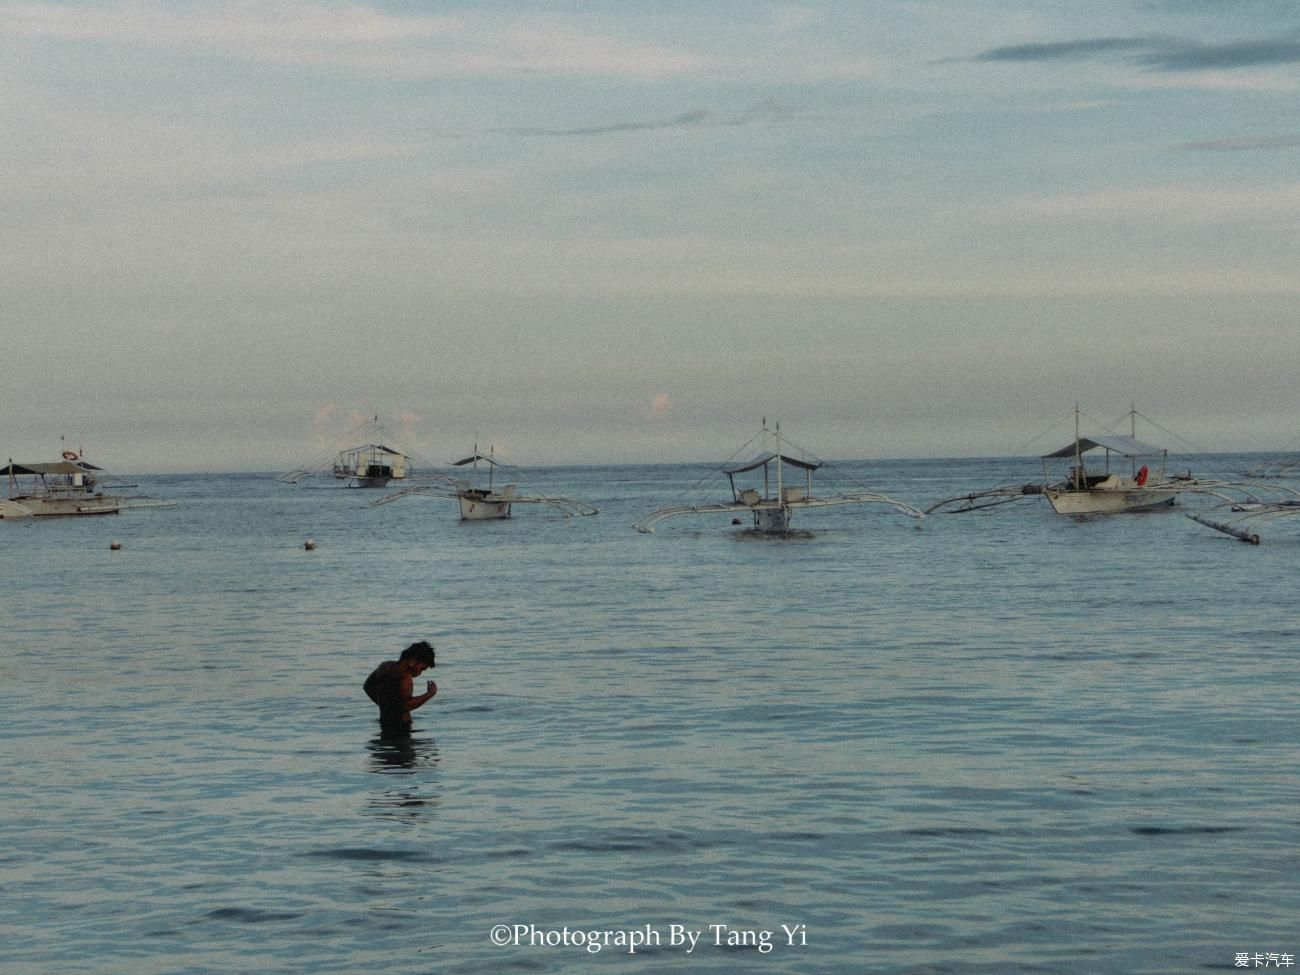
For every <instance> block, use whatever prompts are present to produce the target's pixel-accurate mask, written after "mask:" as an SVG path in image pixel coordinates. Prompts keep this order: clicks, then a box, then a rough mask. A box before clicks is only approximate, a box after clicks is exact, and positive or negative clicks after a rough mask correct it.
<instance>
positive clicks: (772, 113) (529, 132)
mask: <svg viewBox="0 0 1300 975" xmlns="http://www.w3.org/2000/svg"><path fill="white" fill-rule="evenodd" d="M783 114H787V112H786V110H785V109H784V108H782V107H781V106H779V105H775V104H765V105H763V106H760V107H759V108H756V109H754V110H753V111H750V112H746V113H742V114H740V115H731V116H723V115H719V114H717V113H716V112H712V111H709V110H708V109H694V110H692V111H689V112H683V113H682V114H681V115H676V116H674V117H672V118H670V119H661V120H659V121H635V122H614V123H611V124H609V125H586V126H575V127H574V128H567V129H557V128H520V127H516V128H501V129H491V130H489V131H490V132H491V133H492V134H494V135H518V136H553V137H565V136H601V135H617V134H620V133H624V132H660V131H664V130H668V129H716V128H727V127H731V126H741V125H750V124H752V123H754V122H759V121H764V120H767V119H770V118H774V117H776V116H778V115H783Z"/></svg>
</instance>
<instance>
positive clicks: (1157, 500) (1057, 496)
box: [1043, 488, 1178, 515]
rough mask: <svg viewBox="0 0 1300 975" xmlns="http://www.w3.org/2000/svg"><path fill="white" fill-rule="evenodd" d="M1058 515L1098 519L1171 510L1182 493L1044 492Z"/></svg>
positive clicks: (1153, 490) (1162, 491)
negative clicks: (1115, 514)
mask: <svg viewBox="0 0 1300 975" xmlns="http://www.w3.org/2000/svg"><path fill="white" fill-rule="evenodd" d="M1043 493H1044V494H1046V495H1047V500H1048V501H1050V502H1051V504H1052V507H1053V508H1054V509H1055V510H1056V513H1057V514H1061V515H1094V514H1114V513H1116V512H1121V511H1143V510H1145V509H1148V508H1160V507H1168V506H1170V505H1172V504H1173V503H1174V498H1175V497H1177V495H1178V492H1177V491H1174V490H1163V489H1160V488H1155V489H1148V488H1133V489H1131V490H1124V489H1115V490H1096V489H1094V490H1091V491H1057V490H1053V489H1051V488H1049V489H1047V490H1046V491H1044V492H1043Z"/></svg>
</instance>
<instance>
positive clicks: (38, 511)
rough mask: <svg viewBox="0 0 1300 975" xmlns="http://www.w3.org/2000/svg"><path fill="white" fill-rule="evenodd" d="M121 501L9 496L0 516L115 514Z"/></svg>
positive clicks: (36, 516) (30, 516) (102, 498)
mask: <svg viewBox="0 0 1300 975" xmlns="http://www.w3.org/2000/svg"><path fill="white" fill-rule="evenodd" d="M121 510H122V501H121V499H119V498H115V497H101V498H96V497H87V498H42V497H17V498H10V499H9V500H8V501H7V502H6V503H5V504H4V505H3V506H0V518H54V517H72V516H76V515H115V514H117V513H118V512H119V511H121Z"/></svg>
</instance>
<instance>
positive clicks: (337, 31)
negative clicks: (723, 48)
mask: <svg viewBox="0 0 1300 975" xmlns="http://www.w3.org/2000/svg"><path fill="white" fill-rule="evenodd" d="M0 17H3V19H4V22H5V33H6V35H7V36H8V37H9V38H24V39H27V40H43V41H54V42H62V43H69V44H71V43H84V44H102V45H119V46H124V47H131V48H135V49H139V50H150V51H165V50H171V51H175V52H179V53H183V54H188V55H194V54H195V53H198V52H202V53H203V54H215V55H217V56H219V57H225V58H230V59H233V60H236V61H239V60H242V61H248V62H254V63H261V64H270V65H280V66H295V67H304V66H306V67H312V68H317V69H321V70H326V71H331V70H332V71H337V72H342V73H346V74H374V75H381V76H384V77H389V78H393V77H399V78H408V79H410V78H438V77H482V76H493V75H496V76H499V75H519V74H547V75H567V76H589V77H619V78H635V79H643V80H659V79H664V78H670V77H675V76H678V75H682V74H687V73H691V72H694V71H697V70H699V69H701V68H702V67H705V66H706V64H705V62H704V60H703V59H702V58H700V57H699V56H698V55H695V54H692V53H690V52H687V51H683V50H677V49H673V48H670V47H666V46H662V45H658V44H653V43H638V42H634V41H627V40H623V39H621V38H619V37H615V36H606V35H603V34H599V33H594V32H591V31H587V30H584V29H581V28H579V27H574V26H570V25H567V24H564V23H562V22H558V21H554V20H551V19H547V18H544V17H536V18H533V19H532V20H529V21H520V20H517V19H515V20H494V19H493V18H492V17H491V16H490V15H488V14H478V15H460V14H457V15H446V16H431V15H418V16H410V15H397V14H392V13H387V12H385V11H383V10H380V9H377V8H375V7H371V6H366V5H364V4H361V3H338V4H328V5H322V4H316V3H307V2H302V0H236V2H232V3H226V4H199V3H195V4H193V5H189V6H186V5H181V6H173V5H169V4H164V3H160V2H157V0H153V2H150V0H143V2H119V3H110V4H108V5H106V6H103V7H98V8H95V7H84V6H80V5H78V6H75V7H72V6H63V5H61V4H55V3H0Z"/></svg>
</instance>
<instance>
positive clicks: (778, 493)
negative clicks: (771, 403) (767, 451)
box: [776, 420, 785, 506]
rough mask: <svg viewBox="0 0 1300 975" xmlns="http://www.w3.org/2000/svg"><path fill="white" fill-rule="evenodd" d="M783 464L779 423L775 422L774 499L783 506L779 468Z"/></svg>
mask: <svg viewBox="0 0 1300 975" xmlns="http://www.w3.org/2000/svg"><path fill="white" fill-rule="evenodd" d="M784 466H785V462H784V461H783V460H782V459H781V421H780V420H777V421H776V499H777V500H778V501H780V502H781V504H782V505H783V506H784V505H785V495H783V494H782V493H781V484H782V481H781V468H782V467H784Z"/></svg>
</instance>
